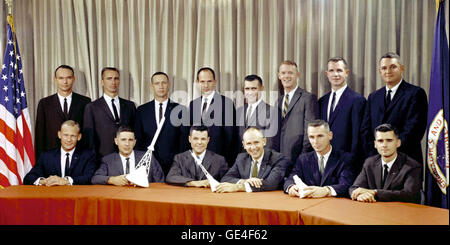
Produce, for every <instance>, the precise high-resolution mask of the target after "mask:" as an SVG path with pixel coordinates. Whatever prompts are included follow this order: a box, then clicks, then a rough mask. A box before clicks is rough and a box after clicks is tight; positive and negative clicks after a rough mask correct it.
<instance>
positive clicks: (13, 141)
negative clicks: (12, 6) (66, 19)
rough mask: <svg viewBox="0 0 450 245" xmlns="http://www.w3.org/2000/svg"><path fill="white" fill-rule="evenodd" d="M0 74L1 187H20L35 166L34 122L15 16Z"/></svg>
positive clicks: (10, 19)
mask: <svg viewBox="0 0 450 245" xmlns="http://www.w3.org/2000/svg"><path fill="white" fill-rule="evenodd" d="M7 30H8V35H7V36H8V40H7V42H6V48H5V56H4V58H3V65H2V67H1V68H2V70H1V73H0V185H2V186H9V185H20V184H22V180H23V178H24V177H25V174H27V173H28V171H30V169H31V168H32V167H33V165H34V150H33V141H32V137H31V120H30V114H29V112H28V107H27V97H26V94H25V86H24V80H23V71H22V62H21V57H20V53H19V45H18V43H17V40H16V35H15V32H14V22H13V18H12V16H10V15H9V16H8V29H7Z"/></svg>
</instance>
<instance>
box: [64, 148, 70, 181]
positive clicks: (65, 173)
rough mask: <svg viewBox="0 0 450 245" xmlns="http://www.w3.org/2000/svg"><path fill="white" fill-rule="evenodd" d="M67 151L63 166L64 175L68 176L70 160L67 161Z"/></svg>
mask: <svg viewBox="0 0 450 245" xmlns="http://www.w3.org/2000/svg"><path fill="white" fill-rule="evenodd" d="M69 156H70V154H69V153H66V166H64V176H69V168H70V161H69Z"/></svg>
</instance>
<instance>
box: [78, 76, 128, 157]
mask: <svg viewBox="0 0 450 245" xmlns="http://www.w3.org/2000/svg"><path fill="white" fill-rule="evenodd" d="M101 76H102V80H101V83H102V86H103V92H104V93H103V96H102V97H100V98H98V99H97V100H95V101H93V102H91V103H89V104H88V105H87V106H86V109H85V112H84V121H83V123H84V128H83V133H84V136H85V137H86V138H87V144H88V147H89V148H91V149H95V151H96V153H97V157H98V158H99V159H101V158H102V157H104V156H106V155H108V154H110V153H112V152H114V151H115V150H116V148H115V147H116V146H115V144H114V138H115V135H116V132H117V129H118V128H119V126H121V125H127V126H130V127H133V126H134V117H135V113H136V106H135V105H134V102H132V101H129V100H125V99H122V98H119V95H118V94H119V85H120V76H119V70H117V68H114V67H105V68H103V69H102V72H101Z"/></svg>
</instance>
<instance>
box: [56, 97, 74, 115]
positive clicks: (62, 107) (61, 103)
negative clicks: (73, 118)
mask: <svg viewBox="0 0 450 245" xmlns="http://www.w3.org/2000/svg"><path fill="white" fill-rule="evenodd" d="M56 94H57V95H58V99H59V104H60V105H61V110H62V111H63V112H64V99H66V100H67V114H69V110H70V104H71V103H72V93H70V94H69V96H67V97H63V96H61V95H59V94H58V93H56Z"/></svg>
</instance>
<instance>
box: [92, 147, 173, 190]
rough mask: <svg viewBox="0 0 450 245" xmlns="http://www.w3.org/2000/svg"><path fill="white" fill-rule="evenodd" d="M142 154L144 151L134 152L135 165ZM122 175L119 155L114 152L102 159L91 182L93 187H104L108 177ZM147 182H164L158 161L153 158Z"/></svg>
mask: <svg viewBox="0 0 450 245" xmlns="http://www.w3.org/2000/svg"><path fill="white" fill-rule="evenodd" d="M144 154H145V152H144V151H136V150H135V151H134V159H135V165H136V164H137V163H139V161H140V160H141V159H142V157H143V156H144ZM123 174H124V172H123V166H122V160H121V159H120V155H119V153H117V152H114V153H111V154H109V155H107V156H105V157H103V158H102V163H101V164H100V168H99V169H97V171H95V174H94V176H93V177H92V180H91V182H92V184H93V185H106V184H108V178H109V177H113V176H119V175H123ZM148 182H149V183H151V182H164V173H163V171H162V169H161V166H160V165H159V163H158V160H156V159H155V158H154V157H152V161H151V164H150V170H149V174H148Z"/></svg>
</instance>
